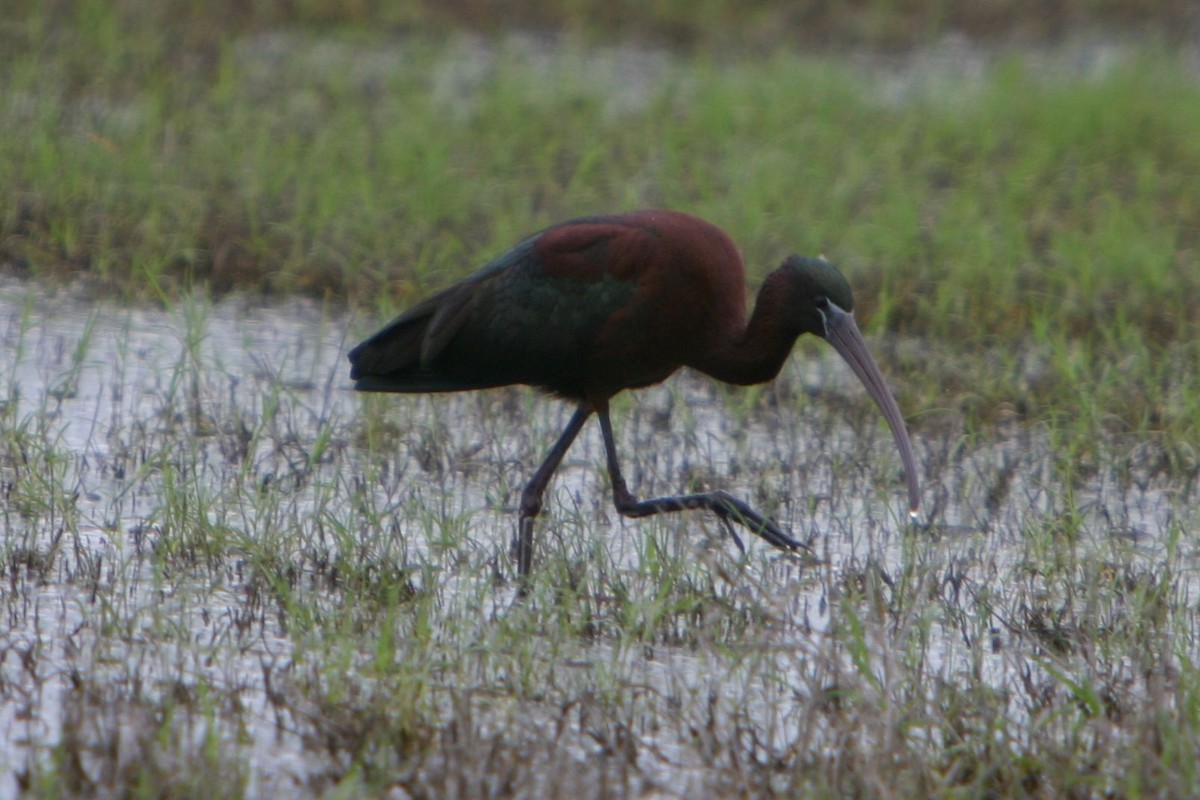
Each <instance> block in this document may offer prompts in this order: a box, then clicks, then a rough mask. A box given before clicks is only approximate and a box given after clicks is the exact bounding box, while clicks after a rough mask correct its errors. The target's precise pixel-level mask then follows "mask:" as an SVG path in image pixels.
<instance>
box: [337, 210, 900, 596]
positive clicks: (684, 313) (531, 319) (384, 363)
mask: <svg viewBox="0 0 1200 800" xmlns="http://www.w3.org/2000/svg"><path fill="white" fill-rule="evenodd" d="M745 298H746V289H745V276H744V269H743V267H742V259H741V257H740V256H739V255H738V251H737V249H736V247H734V244H733V242H732V241H731V240H730V239H729V237H728V236H727V235H726V234H725V233H724V232H723V231H722V230H721V229H720V228H717V227H716V226H715V225H712V224H711V223H708V222H705V221H704V220H701V219H698V218H696V217H693V216H689V215H687V214H682V213H679V212H674V211H639V212H634V213H628V214H618V215H613V216H600V217H586V218H580V219H573V220H569V221H567V222H563V223H560V224H558V225H553V226H551V227H549V228H547V229H545V230H543V231H542V232H540V233H537V234H535V235H533V236H531V237H530V238H528V239H526V240H524V241H523V242H521V243H520V244H518V245H516V246H515V247H513V248H512V249H511V250H509V251H508V252H506V253H504V254H503V255H501V256H500V257H499V258H497V259H495V260H494V261H492V262H491V263H489V264H487V265H486V266H484V267H483V268H482V269H481V270H479V271H478V272H476V273H475V274H474V275H471V276H470V277H468V278H466V279H464V280H463V281H461V282H460V283H457V284H455V285H453V286H451V287H449V288H448V289H444V290H443V291H441V292H439V293H438V294H435V295H433V296H432V297H430V298H428V299H426V300H424V301H422V302H420V303H418V304H417V305H415V306H413V307H412V308H410V309H409V310H408V311H406V312H404V313H403V314H401V315H400V316H399V317H397V318H396V319H394V320H392V322H390V323H389V324H388V325H387V326H386V327H384V328H383V329H382V330H380V331H379V332H378V333H376V334H375V335H374V336H372V337H371V338H369V339H367V340H366V341H365V342H363V343H362V344H360V345H358V346H357V347H355V348H354V349H353V350H351V351H350V363H351V369H350V377H351V378H352V379H353V380H354V381H355V384H354V388H355V389H358V390H361V391H369V392H453V391H463V390H468V389H485V388H488V387H493V386H506V385H509V384H527V385H530V386H535V387H537V388H539V389H542V390H544V391H547V392H549V393H551V394H554V395H557V396H559V397H563V398H565V399H567V400H571V401H573V402H575V403H576V404H577V405H578V408H577V410H576V411H575V414H574V416H572V417H571V420H570V422H568V423H567V427H566V430H564V431H563V433H562V435H561V436H560V437H559V438H558V441H557V442H555V443H554V446H553V447H551V448H550V452H549V454H548V455H547V456H546V459H545V461H543V462H542V464H541V466H540V467H538V469H537V472H535V473H534V474H533V478H532V479H531V480H530V481H529V483H528V484H527V485H526V486H525V489H524V491H523V492H522V493H521V506H520V521H519V530H518V536H517V565H518V574H519V576H520V586H521V590H522V591H524V588H525V586H526V584H527V580H528V576H529V572H530V566H531V563H532V558H533V525H534V519H535V517H537V515H538V512H539V511H540V510H541V508H542V495H543V493H544V492H545V489H546V485H547V484H548V483H549V482H550V478H551V476H552V475H553V474H554V471H555V470H556V469H557V468H558V465H559V463H560V462H561V461H562V459H563V456H564V455H565V454H566V452H567V449H568V448H569V447H570V446H571V443H572V442H573V441H574V440H575V437H576V436H577V435H578V434H579V431H580V429H581V428H582V427H583V424H584V423H585V422H586V421H587V418H588V417H589V416H591V415H592V414H596V416H598V417H599V418H600V431H601V434H602V435H603V438H604V449H605V454H606V456H607V459H608V472H609V476H610V477H611V479H612V492H613V503H614V504H615V505H616V508H617V511H619V512H620V513H621V514H623V515H624V516H627V517H647V516H651V515H653V514H660V513H664V512H671V511H682V510H685V509H698V508H704V509H708V510H709V511H712V512H714V513H715V514H716V515H717V516H718V517H719V518H720V519H721V520H722V521H723V523H724V524H725V525H726V527H727V528H729V530H730V532H732V528H731V527H729V525H730V523H731V522H736V523H738V524H739V525H742V526H744V527H746V528H747V529H749V530H750V531H752V532H754V533H755V534H757V535H759V536H761V537H762V538H763V539H765V540H767V541H768V542H770V543H771V544H773V545H774V546H776V547H778V548H780V549H783V550H789V551H796V550H799V549H802V548H803V547H804V545H802V544H801V543H800V542H798V541H796V540H795V539H793V538H792V537H791V536H789V535H788V534H787V533H786V532H785V531H784V530H783V529H781V528H780V526H779V525H777V524H776V523H775V522H773V521H772V520H770V519H767V518H766V517H763V516H762V515H760V514H758V513H757V512H756V511H754V510H753V509H751V508H750V507H749V506H748V505H746V504H745V503H743V502H742V501H740V500H738V499H737V498H735V497H732V496H731V495H729V494H727V493H726V492H723V491H713V492H705V493H703V494H688V495H680V496H675V497H660V498H657V499H653V500H638V499H637V498H636V497H634V495H633V494H632V493H631V492H630V491H629V489H628V488H627V487H626V485H625V480H624V479H623V478H622V477H621V468H620V465H619V464H618V462H617V449H616V444H615V442H614V440H613V432H612V422H611V421H610V420H609V414H608V401H609V398H611V397H612V396H613V395H615V394H616V393H617V392H619V391H621V390H622V389H635V388H638V387H641V386H649V385H651V384H654V383H658V382H659V381H662V380H664V379H665V378H666V377H667V376H669V375H670V374H671V373H673V372H675V371H676V370H678V369H679V368H680V367H691V368H693V369H696V370H699V371H700V372H703V373H705V374H707V375H711V376H712V377H714V378H717V379H718V380H721V381H725V382H727V383H733V384H739V385H749V384H754V383H762V382H765V381H769V380H771V379H772V378H774V377H775V375H777V374H778V373H779V370H780V368H781V367H782V366H783V362H784V361H785V360H786V358H787V357H788V354H789V353H790V352H791V349H792V345H793V344H794V343H795V341H796V338H797V337H798V336H800V334H802V333H813V334H816V335H817V336H820V337H822V338H824V339H825V340H826V341H828V342H829V343H830V344H832V345H833V346H834V348H835V349H836V350H837V351H838V353H840V354H841V355H842V357H843V358H844V359H845V360H846V361H847V362H848V363H849V365H850V368H851V369H852V370H854V374H855V375H857V376H858V377H859V379H860V380H861V381H862V382H863V384H865V385H866V388H867V391H868V392H870V394H871V397H872V398H874V400H875V402H876V403H877V404H878V405H879V408H880V409H881V410H882V411H883V414H884V416H885V417H886V418H887V421H888V424H889V425H890V426H891V429H892V435H893V436H894V437H895V440H896V444H897V446H898V447H899V448H900V456H901V458H902V459H903V461H904V468H905V471H906V472H907V476H908V504H909V509H910V511H911V512H912V513H913V515H914V516H915V514H916V510H917V506H918V502H919V490H918V488H917V477H916V468H915V465H914V463H913V455H912V446H911V445H910V443H909V440H908V433H907V431H906V430H905V427H904V421H903V419H901V416H900V410H899V409H898V408H897V407H896V401H895V400H894V399H893V398H892V395H891V393H890V392H889V391H888V388H887V385H886V384H885V383H884V380H883V376H882V375H881V374H880V372H879V368H878V367H877V366H876V365H875V361H874V360H873V359H872V358H871V355H870V353H869V352H868V351H867V347H866V344H865V343H864V342H863V339H862V335H861V334H860V333H859V331H858V326H857V325H856V324H855V322H854V314H853V309H854V298H853V296H852V294H851V292H850V286H849V284H847V283H846V280H845V278H843V277H842V275H841V273H839V272H838V271H837V270H836V269H834V267H833V266H831V265H830V264H829V263H828V262H826V261H825V260H823V259H820V258H804V257H800V256H789V257H788V258H787V259H785V260H784V262H783V263H782V264H781V265H780V266H779V268H778V269H776V270H775V271H774V272H772V273H771V274H770V275H768V276H767V278H766V280H765V281H764V283H763V285H762V288H761V289H760V290H759V293H758V301H757V304H756V305H755V307H754V312H753V313H752V314H751V316H750V318H749V321H747V319H746V300H745ZM735 540H736V537H735Z"/></svg>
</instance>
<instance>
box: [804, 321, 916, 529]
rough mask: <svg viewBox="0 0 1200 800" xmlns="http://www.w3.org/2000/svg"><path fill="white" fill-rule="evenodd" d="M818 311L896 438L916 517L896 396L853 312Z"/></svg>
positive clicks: (912, 468)
mask: <svg viewBox="0 0 1200 800" xmlns="http://www.w3.org/2000/svg"><path fill="white" fill-rule="evenodd" d="M821 313H822V314H823V315H824V317H825V339H826V341H828V342H829V343H830V344H831V345H833V348H834V349H835V350H837V351H838V354H839V355H841V357H842V358H844V359H845V360H846V363H847V364H849V365H850V369H852V370H854V374H855V375H857V376H858V379H859V380H860V381H862V382H863V385H864V386H866V387H867V391H868V392H869V393H870V394H871V398H872V399H873V400H874V401H875V404H876V405H878V406H879V410H880V411H882V412H883V416H884V417H885V418H887V422H888V426H889V427H891V429H892V437H893V438H894V439H895V440H896V447H898V448H900V460H902V461H903V462H904V473H905V475H906V476H907V477H908V514H909V516H910V517H911V518H912V519H914V520H915V519H917V516H918V512H919V509H920V505H921V490H920V487H918V486H917V467H916V461H915V459H914V458H913V450H912V443H911V442H910V441H909V440H908V429H907V428H905V427H904V418H903V417H901V416H900V408H899V407H898V406H897V405H896V399H895V398H894V397H892V393H891V391H889V390H888V387H887V384H886V383H885V382H884V380H883V374H882V373H881V372H880V371H879V367H878V366H876V364H875V359H873V358H871V353H870V351H869V350H867V343H866V342H864V341H863V338H862V334H861V333H859V331H858V325H857V324H856V323H855V322H854V314H853V313H851V312H849V311H843V310H842V309H840V308H838V307H837V306H836V305H834V304H833V303H829V304H828V306H827V307H826V308H824V309H822V310H821Z"/></svg>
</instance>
